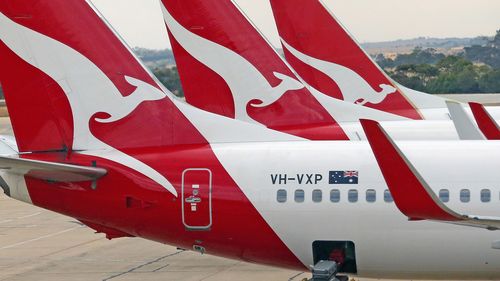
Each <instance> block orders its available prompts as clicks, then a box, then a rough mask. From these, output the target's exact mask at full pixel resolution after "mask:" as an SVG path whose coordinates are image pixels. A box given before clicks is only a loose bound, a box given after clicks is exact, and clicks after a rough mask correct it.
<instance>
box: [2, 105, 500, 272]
mask: <svg viewBox="0 0 500 281" xmlns="http://www.w3.org/2000/svg"><path fill="white" fill-rule="evenodd" d="M488 98H490V97H488ZM496 100H497V101H498V100H500V98H498V96H497V98H496ZM1 110H5V109H2V108H0V115H1V114H2V111H1ZM0 134H4V135H5V134H12V128H11V126H10V121H9V118H8V117H1V118H0ZM0 193H1V192H0ZM307 278H310V274H309V273H304V272H296V271H290V270H282V269H278V268H273V267H266V266H260V265H254V264H249V263H245V262H239V261H234V260H228V259H224V258H219V257H213V256H210V255H201V254H199V253H195V252H190V251H180V250H177V249H176V248H175V247H171V246H167V245H163V244H159V243H155V242H150V241H147V240H144V239H140V238H121V239H116V240H112V241H109V240H107V239H106V238H105V237H104V235H103V234H95V233H94V231H93V230H91V229H89V228H87V227H85V226H83V225H81V224H80V223H79V222H78V221H76V220H74V219H72V218H69V217H65V216H62V215H59V214H56V213H54V212H50V211H47V210H43V209H40V208H37V207H34V206H31V205H28V204H25V203H21V202H19V201H16V200H13V199H10V198H8V197H6V196H5V195H3V194H1V195H0V281H26V280H37V281H48V280H50V281H62V280H75V281H76V280H85V281H88V280H113V281H125V280H141V281H149V280H162V281H169V280H172V281H174V280H175V281H178V280H182V281H201V280H204V281H235V280H238V281H246V280H248V281H288V280H298V281H301V280H304V279H307Z"/></svg>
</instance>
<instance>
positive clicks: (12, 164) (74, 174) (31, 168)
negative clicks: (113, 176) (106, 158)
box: [0, 156, 107, 182]
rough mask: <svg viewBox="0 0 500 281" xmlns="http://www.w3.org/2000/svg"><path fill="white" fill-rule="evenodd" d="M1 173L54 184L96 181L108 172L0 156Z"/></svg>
mask: <svg viewBox="0 0 500 281" xmlns="http://www.w3.org/2000/svg"><path fill="white" fill-rule="evenodd" d="M0 171H4V172H6V173H11V174H17V175H23V176H26V177H31V178H35V179H40V180H47V181H54V182H84V181H94V180H97V179H99V178H101V177H103V176H104V175H106V173H107V171H106V170H105V169H103V168H97V167H84V166H77V165H71V164H62V163H54V162H46V161H39V160H31V159H21V158H13V157H4V156H0Z"/></svg>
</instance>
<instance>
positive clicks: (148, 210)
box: [0, 0, 500, 279]
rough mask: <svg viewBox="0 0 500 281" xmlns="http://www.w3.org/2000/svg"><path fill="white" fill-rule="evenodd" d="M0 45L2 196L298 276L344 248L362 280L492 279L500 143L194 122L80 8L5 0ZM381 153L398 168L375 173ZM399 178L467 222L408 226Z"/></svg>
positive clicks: (197, 118) (496, 272) (64, 0)
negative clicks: (5, 124) (9, 134)
mask: <svg viewBox="0 0 500 281" xmlns="http://www.w3.org/2000/svg"><path fill="white" fill-rule="evenodd" d="M166 2H167V1H166ZM189 2H190V1H182V3H186V5H188V4H189ZM179 3H181V2H179ZM166 7H167V8H170V7H168V5H166ZM76 15H77V16H76ZM0 39H1V43H0V54H1V57H2V68H1V69H0V82H1V84H2V87H3V88H4V91H5V98H6V102H7V107H8V110H9V114H10V117H11V122H12V126H13V130H14V135H15V142H14V141H12V140H9V139H8V138H2V139H1V146H0V152H1V154H2V156H1V157H0V163H1V166H2V168H3V169H1V170H0V174H1V177H2V179H3V181H4V182H3V183H2V184H1V186H2V188H3V190H4V192H5V193H6V194H7V195H8V196H10V197H12V198H14V199H17V200H21V201H24V202H26V203H30V204H33V205H36V206H39V207H41V208H45V209H48V210H52V211H55V212H58V213H61V214H64V215H67V216H71V217H74V218H76V219H78V220H79V221H81V222H83V223H84V224H86V225H88V226H89V227H91V228H93V229H95V230H97V231H98V232H102V233H105V234H106V235H107V237H108V238H110V239H112V238H119V237H128V236H135V237H142V238H145V239H149V240H153V241H158V242H161V243H166V244H170V245H174V246H177V247H181V248H185V249H193V250H197V251H200V252H204V253H207V254H211V255H217V256H222V257H228V258H232V259H237V260H243V261H248V262H254V263H259V264H266V265H272V266H277V267H283V268H292V269H296V270H306V269H307V268H308V267H309V265H311V264H314V263H315V262H316V261H317V260H318V259H323V258H328V254H329V251H330V250H332V251H333V250H345V252H344V254H345V257H344V258H345V264H344V265H343V267H342V268H341V269H342V271H343V272H344V273H347V274H351V275H357V276H362V277H374V278H411V279H436V278H460V279H498V278H500V252H499V251H500V250H498V249H495V248H499V247H498V246H499V245H498V244H499V242H498V240H499V238H498V232H497V231H489V230H487V229H495V227H496V226H497V224H498V219H497V218H498V217H500V214H499V209H498V206H497V205H498V203H499V202H498V200H499V198H498V194H500V174H499V173H497V167H498V166H499V165H500V157H499V156H500V143H498V142H495V141H452V140H441V141H404V142H397V143H396V144H394V142H391V141H387V139H389V140H390V138H389V137H388V136H390V132H389V133H385V135H384V136H385V137H384V138H380V137H377V136H380V135H382V134H381V133H380V132H381V131H380V127H375V126H373V123H368V126H366V122H365V123H364V124H365V130H366V132H367V134H368V139H369V140H370V142H365V141H359V142H352V141H349V140H348V138H336V137H335V134H333V133H332V132H334V130H333V129H332V130H326V131H327V132H328V134H329V135H328V136H329V139H328V140H331V141H328V140H325V141H311V139H316V138H314V137H311V136H316V135H315V134H316V132H319V133H318V134H320V133H323V130H317V129H318V128H317V127H316V125H317V124H308V123H307V122H303V123H302V124H301V126H299V127H296V128H294V130H295V131H296V133H293V134H292V133H291V132H286V131H287V130H285V129H284V130H280V129H276V130H275V129H273V128H272V127H273V126H263V125H262V124H252V123H254V122H247V121H240V120H235V119H233V118H228V117H225V116H221V115H219V114H213V113H209V112H207V111H204V110H200V109H198V108H195V107H192V106H191V105H188V104H186V103H184V102H182V101H180V100H178V99H176V98H175V97H173V95H172V94H171V93H170V92H169V91H168V90H166V89H164V88H163V87H162V86H161V85H160V84H159V83H158V81H157V80H156V79H155V78H154V76H152V75H151V74H150V73H149V72H148V71H147V70H146V68H145V67H144V66H143V65H142V64H141V63H140V61H139V60H138V59H137V58H136V57H135V56H134V55H133V53H132V52H131V51H130V50H129V49H128V48H127V47H126V45H125V44H124V43H123V42H122V41H121V40H120V39H119V37H117V36H116V34H115V33H114V32H113V30H112V29H111V28H110V27H109V25H108V24H107V23H106V22H105V21H104V20H103V17H102V16H101V15H100V14H99V13H98V12H97V10H96V9H95V8H93V6H91V5H90V3H89V2H87V1H77V0H71V1H68V0H26V1H17V0H1V1H0ZM240 74H241V75H244V74H246V73H240ZM283 75H286V76H289V75H290V74H289V73H281V74H279V75H275V77H281V78H284V76H283ZM289 77H290V76H289ZM292 78H293V77H292ZM200 79H201V78H200ZM284 79H287V78H284ZM201 81H202V80H200V83H201ZM287 81H288V82H287V87H288V88H290V87H291V89H293V88H294V87H297V88H298V87H299V86H300V85H298V84H294V83H295V82H293V81H291V80H289V79H288V80H287ZM272 85H273V86H274V87H276V86H277V85H275V84H272ZM257 86H258V87H260V85H257ZM288 88H287V89H288ZM298 90H300V89H298ZM204 91H205V92H210V91H211V89H210V87H209V86H208V85H207V87H205V88H204ZM290 91H293V90H290ZM297 96H298V97H300V95H299V94H297ZM266 101H267V100H261V102H262V103H259V102H258V101H252V100H250V101H249V102H248V105H247V108H248V107H251V106H252V105H254V106H255V105H259V104H266ZM271 101H272V100H271ZM312 101H313V100H312V99H310V101H309V102H311V103H313V102H312ZM275 102H276V101H275ZM277 102H279V99H278V101H277ZM273 104H274V103H271V105H269V106H272V105H273ZM257 107H258V106H257ZM265 107H266V106H264V107H263V110H265ZM318 108H320V107H318ZM278 109H279V107H278V108H277V109H275V110H276V111H273V112H272V114H275V115H277V116H279V115H280V114H279V113H280V112H281V110H278ZM255 110H256V109H255ZM246 114H248V115H249V116H252V113H249V111H247V112H246ZM290 114H291V113H290ZM314 114H316V113H313V112H311V115H314ZM318 116H319V115H316V116H314V117H311V119H310V120H315V119H314V118H319V117H318ZM324 116H327V115H326V114H325V115H324ZM306 120H309V119H306ZM407 122H415V121H407ZM408 124H409V123H408ZM275 125H276V126H278V127H279V125H281V124H275ZM321 125H324V126H325V127H329V126H335V123H334V122H333V121H332V122H330V123H324V124H321ZM377 126H378V125H377ZM374 128H375V129H374ZM377 128H378V129H377ZM324 135H327V134H324ZM339 136H343V135H342V134H339ZM374 136H375V137H374ZM317 139H322V138H317ZM333 140H335V141H333ZM377 140H381V142H380V143H379V142H378V141H377ZM396 145H397V149H396V148H395V147H396ZM380 146H382V149H380ZM372 147H373V148H374V149H375V154H374V152H373V151H372ZM384 151H390V152H391V155H399V156H398V157H396V158H395V159H400V160H401V159H403V160H405V161H394V162H390V161H386V160H387V159H386V158H385V157H383V155H384ZM394 151H396V152H398V153H397V154H395V153H394ZM381 155H382V156H381ZM387 163H389V165H388V164H387ZM391 163H395V164H391ZM408 163H410V164H408ZM379 165H380V166H379ZM391 165H393V166H391ZM409 167H410V168H411V169H410V168H409ZM398 170H401V171H406V174H408V175H409V177H410V178H412V179H413V181H412V183H414V184H413V185H412V186H411V187H412V189H411V190H412V191H414V190H416V192H418V193H419V194H431V195H426V196H428V197H425V198H426V199H428V198H429V197H430V198H434V197H435V196H434V197H433V196H432V194H433V193H432V192H434V193H436V194H437V193H439V192H440V190H441V189H446V190H448V192H449V202H446V203H445V204H446V207H447V208H449V209H450V210H453V211H454V212H456V213H457V214H474V216H475V217H474V224H472V223H470V221H468V220H467V219H466V218H465V217H463V220H458V219H457V218H456V217H451V218H450V217H446V216H442V217H440V216H434V215H435V214H434V215H433V213H431V214H430V215H429V216H424V215H421V216H418V217H417V218H418V219H419V221H409V220H408V214H412V215H413V214H415V213H417V214H424V213H425V212H421V211H420V210H417V211H415V210H413V209H408V208H406V207H405V206H406V205H405V204H404V203H405V201H404V200H402V201H399V198H400V197H399V196H395V197H394V199H397V200H398V201H397V203H394V202H392V201H391V200H390V197H389V196H388V190H389V189H391V191H397V192H398V193H397V194H400V193H399V189H397V186H396V187H394V186H393V185H392V183H394V182H397V181H394V178H393V177H392V176H391V175H393V173H391V171H398ZM408 171H411V172H412V173H408ZM415 179H424V180H425V181H424V180H421V181H418V180H415ZM386 182H387V183H389V185H388V184H387V183H386ZM424 183H425V184H424ZM422 186H424V187H427V186H429V187H430V188H429V189H425V191H426V192H427V193H423V192H422ZM462 190H469V192H470V194H469V196H470V198H469V201H467V202H462V201H460V196H459V194H460V193H461V192H462ZM485 191H488V192H489V195H490V196H489V197H488V198H489V200H486V199H485V198H487V197H486V195H485ZM384 194H385V196H384ZM337 198H338V200H337ZM384 198H385V200H384ZM403 199H404V197H403ZM427 202H432V203H433V205H432V206H433V208H434V209H436V208H437V207H435V206H434V205H437V204H436V201H429V200H427ZM413 207H415V206H413ZM417 207H418V206H417ZM439 207H441V208H442V206H440V205H439ZM467 218H468V217H467ZM443 222H446V223H443ZM471 225H472V226H471ZM313 248H314V249H313ZM325 251H327V252H326V257H325Z"/></svg>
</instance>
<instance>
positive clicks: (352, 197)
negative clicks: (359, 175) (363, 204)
mask: <svg viewBox="0 0 500 281" xmlns="http://www.w3.org/2000/svg"><path fill="white" fill-rule="evenodd" d="M347 200H349V202H351V203H356V202H358V191H357V190H355V189H351V190H349V193H347Z"/></svg>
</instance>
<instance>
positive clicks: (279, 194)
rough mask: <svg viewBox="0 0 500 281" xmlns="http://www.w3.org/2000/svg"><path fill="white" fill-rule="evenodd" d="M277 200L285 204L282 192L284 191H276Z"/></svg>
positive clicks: (284, 192)
mask: <svg viewBox="0 0 500 281" xmlns="http://www.w3.org/2000/svg"><path fill="white" fill-rule="evenodd" d="M277 200H278V202H279V203H285V202H286V190H284V189H280V190H278V194H277Z"/></svg>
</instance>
